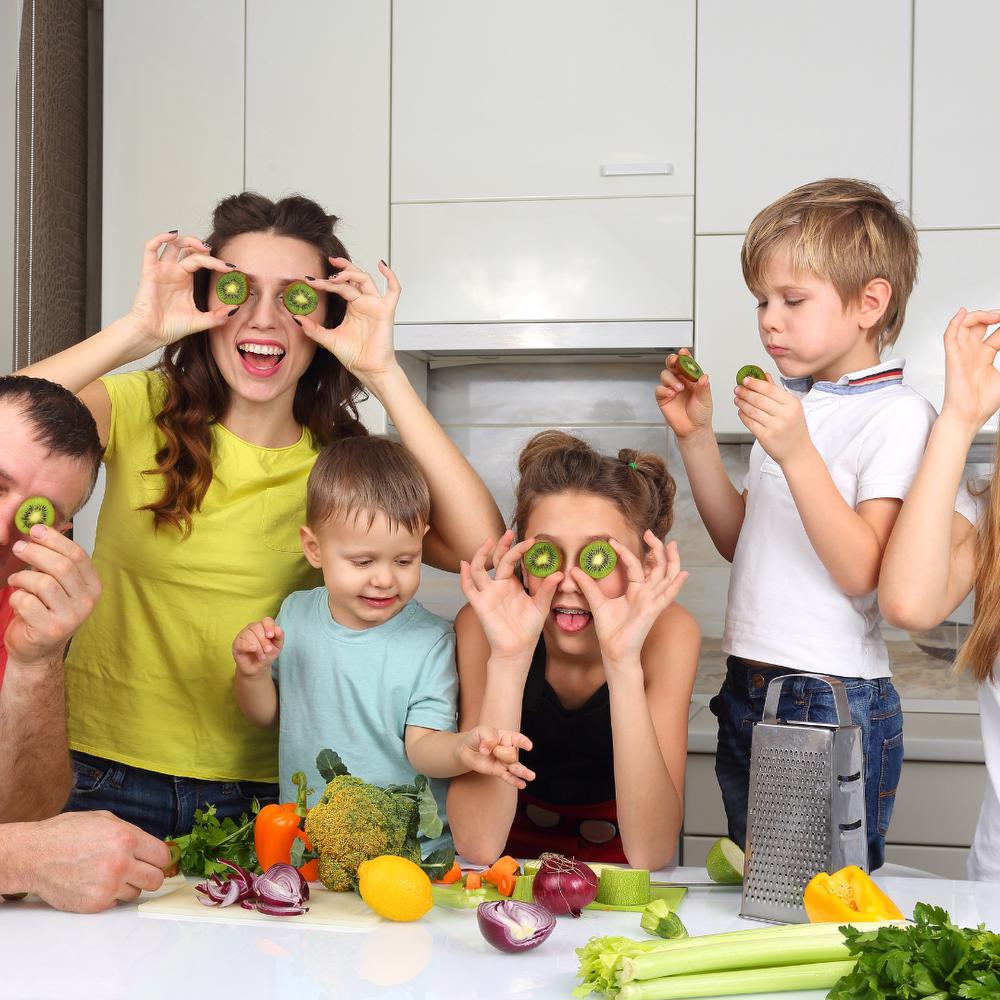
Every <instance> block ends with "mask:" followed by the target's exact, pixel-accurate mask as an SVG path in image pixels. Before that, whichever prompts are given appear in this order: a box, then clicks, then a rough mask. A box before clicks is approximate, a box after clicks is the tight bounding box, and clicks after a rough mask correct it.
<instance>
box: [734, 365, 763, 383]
mask: <svg viewBox="0 0 1000 1000" xmlns="http://www.w3.org/2000/svg"><path fill="white" fill-rule="evenodd" d="M745 378H759V379H762V380H764V379H765V376H764V369H763V368H758V367H757V365H744V366H743V367H742V368H741V369H740V370H739V371H738V372H737V373H736V384H737V385H743V380H744V379H745Z"/></svg>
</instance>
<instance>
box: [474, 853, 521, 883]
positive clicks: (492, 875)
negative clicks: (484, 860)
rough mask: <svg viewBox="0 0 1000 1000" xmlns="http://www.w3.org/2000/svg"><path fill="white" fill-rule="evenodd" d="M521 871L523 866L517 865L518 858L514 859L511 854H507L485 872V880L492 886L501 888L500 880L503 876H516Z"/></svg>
mask: <svg viewBox="0 0 1000 1000" xmlns="http://www.w3.org/2000/svg"><path fill="white" fill-rule="evenodd" d="M520 870H521V866H520V865H519V864H518V863H517V859H516V858H512V857H511V856H510V855H509V854H505V855H504V856H503V857H502V858H498V859H497V860H496V861H494V862H493V864H491V865H490V866H489V868H487V869H486V871H484V872H483V878H484V879H486V881H487V882H489V883H490V885H496V886H499V879H500V876H501V875H516V874H517V873H518V872H519V871H520Z"/></svg>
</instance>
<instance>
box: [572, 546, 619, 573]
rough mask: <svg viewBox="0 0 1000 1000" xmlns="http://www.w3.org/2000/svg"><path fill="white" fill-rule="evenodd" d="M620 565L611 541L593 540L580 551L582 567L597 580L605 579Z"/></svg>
mask: <svg viewBox="0 0 1000 1000" xmlns="http://www.w3.org/2000/svg"><path fill="white" fill-rule="evenodd" d="M617 565H618V556H617V555H616V554H615V550H614V549H613V548H611V545H610V543H608V542H605V541H603V540H599V541H596V542H591V543H590V544H589V545H585V546H584V547H583V551H582V552H581V553H580V569H582V570H583V571H584V573H586V574H587V576H591V577H593V578H594V579H595V580H603V579H604V578H605V577H606V576H607V575H608V574H609V573H610V572H611V571H612V570H613V569H614V568H615V566H617Z"/></svg>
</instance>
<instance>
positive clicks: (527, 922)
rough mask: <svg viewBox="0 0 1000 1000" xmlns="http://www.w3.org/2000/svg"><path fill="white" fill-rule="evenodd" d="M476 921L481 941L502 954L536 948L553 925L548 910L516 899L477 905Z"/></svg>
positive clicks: (552, 918)
mask: <svg viewBox="0 0 1000 1000" xmlns="http://www.w3.org/2000/svg"><path fill="white" fill-rule="evenodd" d="M476 919H477V920H478V921H479V930H480V932H481V933H482V935H483V937H484V938H486V940H487V941H489V943H490V944H491V945H493V947H494V948H496V949H497V950H498V951H505V952H515V951H528V950H529V949H530V948H537V947H538V946H539V945H540V944H541V943H542V942H543V941H544V940H545V939H546V938H547V937H548V936H549V935H550V934H551V933H552V928H553V927H555V925H556V919H555V917H553V916H552V914H551V913H549V911H548V910H545V909H543V908H542V907H540V906H534V905H533V904H531V903H519V902H518V901H517V900H516V899H498V900H496V901H495V902H491V903H480V904H479V906H478V907H476Z"/></svg>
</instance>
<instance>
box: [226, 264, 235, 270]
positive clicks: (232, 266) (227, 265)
mask: <svg viewBox="0 0 1000 1000" xmlns="http://www.w3.org/2000/svg"><path fill="white" fill-rule="evenodd" d="M226 267H231V268H232V269H233V270H234V271H235V270H236V265H235V264H229V263H227V264H226Z"/></svg>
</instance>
